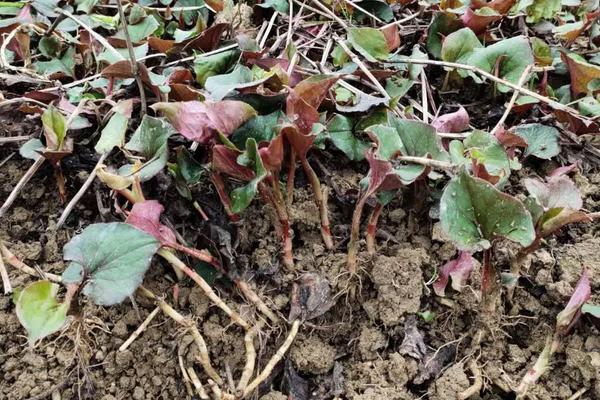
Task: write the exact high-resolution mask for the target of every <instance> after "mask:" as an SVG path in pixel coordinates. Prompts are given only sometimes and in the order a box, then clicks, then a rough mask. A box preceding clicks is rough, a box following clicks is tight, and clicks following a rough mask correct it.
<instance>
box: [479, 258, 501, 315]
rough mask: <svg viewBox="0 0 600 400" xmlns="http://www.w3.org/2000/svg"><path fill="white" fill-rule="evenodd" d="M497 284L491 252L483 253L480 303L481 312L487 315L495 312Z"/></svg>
mask: <svg viewBox="0 0 600 400" xmlns="http://www.w3.org/2000/svg"><path fill="white" fill-rule="evenodd" d="M497 294H498V284H497V283H496V267H495V266H494V265H493V262H492V250H491V249H487V250H485V251H484V252H483V272H482V277H481V302H482V310H483V312H484V313H485V314H487V315H493V314H494V312H495V311H496V297H497Z"/></svg>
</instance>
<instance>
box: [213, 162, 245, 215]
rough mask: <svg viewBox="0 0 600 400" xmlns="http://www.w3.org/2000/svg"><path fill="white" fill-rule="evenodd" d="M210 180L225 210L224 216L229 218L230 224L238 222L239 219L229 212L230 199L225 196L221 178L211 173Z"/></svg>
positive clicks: (217, 174)
mask: <svg viewBox="0 0 600 400" xmlns="http://www.w3.org/2000/svg"><path fill="white" fill-rule="evenodd" d="M210 179H211V180H212V182H213V184H214V185H215V188H216V189H217V194H218V195H219V199H220V200H221V203H222V204H223V208H224V209H225V214H227V216H228V217H229V219H230V220H231V221H232V222H238V221H239V220H240V217H239V216H238V215H237V214H235V213H234V212H233V211H231V199H230V198H229V195H228V194H227V190H225V182H223V177H221V174H219V173H218V172H215V171H212V172H211V173H210Z"/></svg>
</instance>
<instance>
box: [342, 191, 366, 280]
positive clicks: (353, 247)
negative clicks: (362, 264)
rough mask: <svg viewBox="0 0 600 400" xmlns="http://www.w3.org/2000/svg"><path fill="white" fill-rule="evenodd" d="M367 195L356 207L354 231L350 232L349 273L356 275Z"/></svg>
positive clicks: (363, 196)
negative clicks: (361, 225)
mask: <svg viewBox="0 0 600 400" xmlns="http://www.w3.org/2000/svg"><path fill="white" fill-rule="evenodd" d="M367 197H368V196H367V195H366V194H363V195H362V196H361V197H360V199H358V202H357V203H356V207H354V213H353V214H352V230H351V231H350V241H349V242H348V261H347V263H348V271H350V272H351V273H353V274H354V273H356V269H357V264H358V263H357V258H358V236H359V235H360V219H361V217H362V211H363V208H364V207H365V203H366V202H367Z"/></svg>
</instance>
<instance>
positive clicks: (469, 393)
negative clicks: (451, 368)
mask: <svg viewBox="0 0 600 400" xmlns="http://www.w3.org/2000/svg"><path fill="white" fill-rule="evenodd" d="M469 370H470V371H471V373H472V374H473V384H472V385H471V386H469V387H468V388H467V389H465V390H464V391H462V392H460V393H459V395H458V398H459V399H461V400H466V399H470V398H471V397H473V396H475V395H478V394H479V392H481V389H482V388H483V377H482V375H481V369H480V368H479V366H478V365H477V361H475V360H473V359H472V360H470V361H469Z"/></svg>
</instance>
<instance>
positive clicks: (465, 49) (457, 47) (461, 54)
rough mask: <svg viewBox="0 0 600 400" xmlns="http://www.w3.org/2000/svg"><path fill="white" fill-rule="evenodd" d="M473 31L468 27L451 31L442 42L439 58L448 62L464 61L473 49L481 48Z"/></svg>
mask: <svg viewBox="0 0 600 400" xmlns="http://www.w3.org/2000/svg"><path fill="white" fill-rule="evenodd" d="M482 47H483V45H482V44H481V42H480V41H479V39H477V36H476V35H475V33H474V32H473V31H472V30H471V29H469V28H462V29H459V30H457V31H456V32H452V33H451V34H449V35H448V36H446V38H445V39H444V41H443V42H442V52H441V58H442V60H444V61H448V62H457V63H464V62H466V61H467V60H468V59H469V57H471V55H472V54H473V50H474V49H477V48H482Z"/></svg>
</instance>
